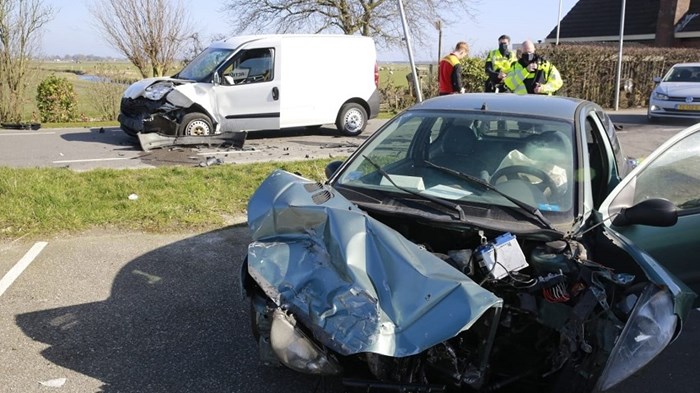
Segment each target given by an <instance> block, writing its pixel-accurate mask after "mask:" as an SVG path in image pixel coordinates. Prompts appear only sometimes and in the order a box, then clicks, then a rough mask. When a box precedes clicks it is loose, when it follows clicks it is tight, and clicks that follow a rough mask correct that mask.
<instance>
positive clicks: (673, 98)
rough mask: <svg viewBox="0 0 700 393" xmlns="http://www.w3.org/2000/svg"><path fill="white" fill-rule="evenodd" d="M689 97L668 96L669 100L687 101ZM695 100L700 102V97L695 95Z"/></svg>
mask: <svg viewBox="0 0 700 393" xmlns="http://www.w3.org/2000/svg"><path fill="white" fill-rule="evenodd" d="M686 98H688V97H668V100H669V101H674V102H685V100H686ZM693 102H696V103H700V97H693Z"/></svg>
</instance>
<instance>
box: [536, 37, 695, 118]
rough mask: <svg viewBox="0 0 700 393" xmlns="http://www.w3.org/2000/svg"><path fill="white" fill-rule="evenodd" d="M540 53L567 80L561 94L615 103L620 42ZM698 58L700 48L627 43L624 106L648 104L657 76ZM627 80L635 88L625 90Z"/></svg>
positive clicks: (607, 104)
mask: <svg viewBox="0 0 700 393" xmlns="http://www.w3.org/2000/svg"><path fill="white" fill-rule="evenodd" d="M537 53H539V54H541V55H544V56H545V58H547V59H548V60H550V61H551V62H552V63H553V64H554V65H555V66H556V67H557V69H558V70H559V72H560V73H561V76H562V78H563V79H564V86H563V87H562V88H561V89H560V90H559V91H558V92H557V95H563V96H569V97H577V98H583V99H586V100H589V101H593V102H596V103H598V104H600V105H601V106H603V107H606V108H612V107H614V106H615V85H616V78H617V65H618V53H619V45H617V44H614V45H612V44H611V45H559V46H553V45H552V46H548V47H540V48H538V49H537ZM698 59H700V49H695V48H653V47H646V46H641V45H634V44H630V45H626V46H624V47H623V53H622V72H621V79H620V102H619V105H620V107H621V108H631V107H645V106H646V105H647V104H648V101H649V94H651V91H652V90H653V89H654V82H653V78H654V77H656V76H663V75H664V74H665V73H666V71H668V69H669V68H670V67H671V66H672V65H673V64H676V63H683V62H694V61H698ZM625 82H627V84H628V85H629V84H630V83H631V86H632V88H631V90H625V89H624V86H625Z"/></svg>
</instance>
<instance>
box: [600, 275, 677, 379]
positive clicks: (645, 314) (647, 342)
mask: <svg viewBox="0 0 700 393" xmlns="http://www.w3.org/2000/svg"><path fill="white" fill-rule="evenodd" d="M677 323H678V318H677V317H676V314H674V313H673V299H672V298H671V295H670V294H669V292H668V291H667V290H664V289H661V290H660V289H658V288H657V287H655V286H653V285H648V286H647V287H646V288H645V289H644V292H642V295H641V297H640V298H639V300H638V301H637V304H636V305H635V307H634V310H632V314H631V315H630V318H629V320H628V321H627V325H625V328H624V329H623V330H622V334H620V337H618V339H617V343H616V344H615V347H614V348H613V350H612V353H611V354H610V357H609V358H608V362H607V363H606V365H605V369H604V370H603V373H602V374H601V376H600V378H599V379H598V384H597V389H598V390H607V389H610V388H611V387H613V386H615V385H616V384H618V383H619V382H621V381H623V380H624V379H626V378H627V377H629V376H631V375H632V374H634V373H635V372H637V371H638V370H639V369H640V368H642V367H644V366H645V365H646V364H647V363H649V362H650V361H651V360H652V359H654V358H655V357H656V356H657V355H658V354H659V353H661V351H663V350H664V348H666V346H667V345H668V344H669V343H670V342H671V339H672V338H673V334H674V333H675V331H676V324H677Z"/></svg>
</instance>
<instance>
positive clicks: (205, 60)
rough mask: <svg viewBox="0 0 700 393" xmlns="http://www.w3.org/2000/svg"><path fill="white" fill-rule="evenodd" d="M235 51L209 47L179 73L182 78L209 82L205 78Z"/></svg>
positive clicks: (178, 75)
mask: <svg viewBox="0 0 700 393" xmlns="http://www.w3.org/2000/svg"><path fill="white" fill-rule="evenodd" d="M231 53H233V49H221V48H207V49H205V50H204V51H203V52H202V53H200V54H199V55H197V57H195V58H194V60H192V61H191V62H190V63H189V64H187V65H186V66H185V68H183V69H182V71H180V72H179V73H178V74H177V77H178V78H180V79H188V80H193V81H198V82H209V81H206V80H205V79H206V78H207V77H209V76H210V75H211V74H212V73H213V72H214V70H215V69H216V68H217V67H218V66H219V65H220V64H221V63H222V62H223V61H225V60H226V59H228V58H229V57H230V56H231Z"/></svg>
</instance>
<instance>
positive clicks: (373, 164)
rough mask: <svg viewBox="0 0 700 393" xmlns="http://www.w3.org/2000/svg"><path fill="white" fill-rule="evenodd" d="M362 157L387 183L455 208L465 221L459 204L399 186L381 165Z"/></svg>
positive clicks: (465, 218) (460, 217)
mask: <svg viewBox="0 0 700 393" xmlns="http://www.w3.org/2000/svg"><path fill="white" fill-rule="evenodd" d="M362 157H363V158H364V159H365V160H367V162H369V163H370V164H372V166H373V167H374V169H376V170H377V172H379V173H380V174H381V175H382V176H383V177H384V178H385V179H387V180H388V181H389V183H391V184H392V185H393V186H394V187H396V188H397V189H399V190H401V191H403V192H406V193H409V194H412V195H415V196H417V197H420V198H422V199H425V200H428V201H431V202H434V203H437V204H438V205H442V206H446V207H449V208H450V209H453V210H455V211H456V212H457V213H458V214H459V220H460V221H466V220H467V216H466V215H465V214H464V210H463V209H462V206H460V205H459V204H456V203H452V202H448V201H446V200H443V199H440V198H435V197H431V196H429V195H425V194H421V193H419V192H417V191H413V190H410V189H408V188H404V187H401V186H399V185H398V184H396V183H395V182H394V180H393V179H392V178H391V176H389V174H388V173H386V171H385V170H384V169H382V167H380V166H379V165H378V164H377V163H376V162H374V161H372V160H371V159H370V158H369V157H367V156H366V155H362Z"/></svg>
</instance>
